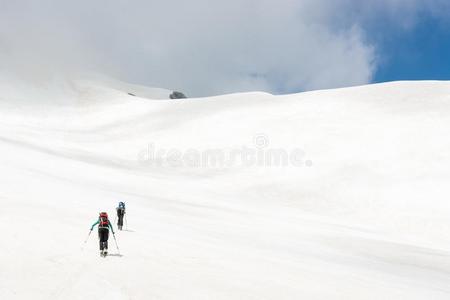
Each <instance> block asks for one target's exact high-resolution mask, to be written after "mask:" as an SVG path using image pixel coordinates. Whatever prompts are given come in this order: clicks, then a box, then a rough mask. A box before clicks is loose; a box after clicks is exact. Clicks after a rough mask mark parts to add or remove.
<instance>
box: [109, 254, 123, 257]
mask: <svg viewBox="0 0 450 300" xmlns="http://www.w3.org/2000/svg"><path fill="white" fill-rule="evenodd" d="M108 256H115V257H122V256H123V254H120V253H113V254H108Z"/></svg>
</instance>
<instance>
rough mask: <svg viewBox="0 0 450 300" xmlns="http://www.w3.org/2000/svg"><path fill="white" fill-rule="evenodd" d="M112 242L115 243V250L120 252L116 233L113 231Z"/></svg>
mask: <svg viewBox="0 0 450 300" xmlns="http://www.w3.org/2000/svg"><path fill="white" fill-rule="evenodd" d="M113 238H114V243H116V248H117V252H119V254H120V250H119V246H118V245H117V240H116V235H115V234H114V233H113Z"/></svg>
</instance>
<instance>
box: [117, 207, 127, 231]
mask: <svg viewBox="0 0 450 300" xmlns="http://www.w3.org/2000/svg"><path fill="white" fill-rule="evenodd" d="M116 211H117V228H119V230H122V227H123V218H124V216H125V203H124V202H119V206H118V207H117V208H116Z"/></svg>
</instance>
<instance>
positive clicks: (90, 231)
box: [84, 230, 92, 244]
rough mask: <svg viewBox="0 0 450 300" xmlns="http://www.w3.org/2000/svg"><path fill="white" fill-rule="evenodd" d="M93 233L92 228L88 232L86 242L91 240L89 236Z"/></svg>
mask: <svg viewBox="0 0 450 300" xmlns="http://www.w3.org/2000/svg"><path fill="white" fill-rule="evenodd" d="M91 233H92V230H89V234H88V236H87V238H86V240H85V241H84V244H86V243H87V241H88V240H89V237H90V236H91Z"/></svg>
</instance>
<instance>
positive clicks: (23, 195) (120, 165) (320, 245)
mask: <svg viewBox="0 0 450 300" xmlns="http://www.w3.org/2000/svg"><path fill="white" fill-rule="evenodd" d="M0 87H1V89H0V165H1V172H0V180H1V183H2V184H1V188H0V201H1V204H2V205H1V209H0V221H1V224H2V226H3V228H2V231H1V233H2V234H1V235H0V299H66V300H67V299H99V298H100V299H108V300H114V299H408V300H410V299H450V204H449V202H448V201H449V199H448V197H449V195H450V185H449V179H450V139H449V137H448V128H450V83H448V82H396V83H389V84H381V85H371V86H363V87H356V88H349V89H339V90H330V91H318V92H311V93H303V94H297V95H287V96H272V95H269V94H264V93H247V94H234V95H226V96H220V97H212V98H205V99H188V100H176V101H174V100H168V101H152V100H149V99H144V98H140V97H132V96H129V95H127V92H129V90H128V89H129V86H128V87H127V86H126V85H124V84H123V85H115V86H114V87H113V86H112V85H110V84H104V83H101V84H100V83H99V84H96V83H94V82H92V81H89V82H87V81H85V82H76V83H73V82H72V83H64V82H62V83H61V82H54V83H52V86H50V87H48V86H44V85H42V86H39V85H34V86H33V87H32V88H30V87H29V86H28V85H27V84H25V83H22V84H21V83H19V82H14V83H11V82H5V81H3V82H2V83H0ZM55 87H56V88H55ZM146 91H147V92H146V93H145V97H146V98H152V91H150V90H146ZM159 96H160V94H158V93H156V94H155V95H154V98H160V97H159ZM44 100H46V101H44ZM255 137H257V138H261V137H262V141H263V142H266V143H267V144H265V149H269V148H270V149H272V148H273V149H275V148H276V149H285V150H290V149H294V148H301V149H302V150H303V151H304V153H305V154H304V159H305V163H304V164H303V165H302V166H294V165H292V164H291V165H290V166H286V167H274V166H265V167H263V166H257V165H253V166H244V165H242V164H235V165H230V166H227V167H223V168H221V167H213V166H210V167H207V166H205V165H203V166H202V167H193V166H186V165H185V166H175V165H174V166H172V165H167V164H165V163H162V164H151V163H149V162H148V161H145V160H143V159H144V158H145V155H144V156H143V153H144V154H145V153H146V152H145V149H149V148H150V146H154V147H156V148H158V149H162V148H164V149H172V148H173V149H177V150H178V151H181V152H184V151H187V150H188V149H191V150H192V149H194V150H196V151H206V150H208V149H240V147H242V146H245V147H249V148H251V147H253V148H254V147H255V145H254V144H253V143H254V139H255ZM260 141H261V140H260ZM224 151H225V150H224ZM226 151H228V150H226ZM118 201H125V202H126V203H127V215H126V216H127V226H126V227H127V229H128V230H125V231H122V232H116V237H117V242H118V244H119V247H120V255H119V254H118V252H117V250H116V249H115V246H114V242H113V240H112V239H111V240H110V253H111V254H112V255H111V256H108V257H107V258H100V256H99V252H98V241H97V238H96V235H95V231H94V234H93V235H92V236H91V237H90V239H89V240H88V242H87V243H86V244H84V243H83V242H84V240H85V238H86V237H87V234H88V232H89V228H90V226H91V224H92V223H94V222H95V221H96V218H97V216H98V213H99V212H100V211H103V210H106V211H108V212H109V213H110V215H114V209H115V206H116V205H117V202H118ZM115 228H116V227H115Z"/></svg>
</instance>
